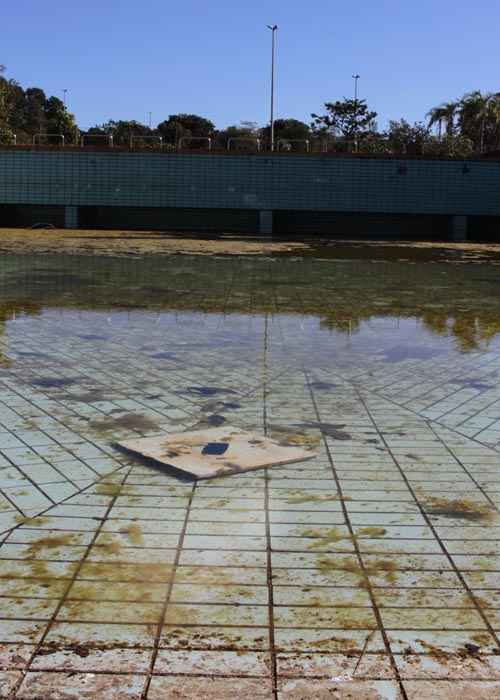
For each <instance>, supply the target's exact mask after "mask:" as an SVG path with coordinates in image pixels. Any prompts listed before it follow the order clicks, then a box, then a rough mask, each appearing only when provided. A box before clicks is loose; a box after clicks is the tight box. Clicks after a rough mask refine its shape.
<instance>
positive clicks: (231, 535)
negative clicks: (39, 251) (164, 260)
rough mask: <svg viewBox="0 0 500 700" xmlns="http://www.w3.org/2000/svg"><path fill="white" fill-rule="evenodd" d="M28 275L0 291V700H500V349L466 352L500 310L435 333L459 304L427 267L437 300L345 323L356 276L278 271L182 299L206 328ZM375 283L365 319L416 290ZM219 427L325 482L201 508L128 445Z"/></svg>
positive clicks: (212, 497)
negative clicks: (288, 457) (350, 281)
mask: <svg viewBox="0 0 500 700" xmlns="http://www.w3.org/2000/svg"><path fill="white" fill-rule="evenodd" d="M23 264H24V263H23V261H22V259H21V260H19V259H16V260H13V262H12V264H11V267H10V268H9V269H8V270H7V271H5V273H4V279H6V280H7V282H9V280H10V281H11V282H12V285H13V284H14V282H13V281H14V280H17V292H16V295H17V297H16V299H17V301H16V303H15V304H14V301H13V299H14V292H13V288H12V287H9V286H8V284H5V285H4V288H3V290H2V287H1V285H0V295H2V294H3V299H4V300H5V301H4V307H5V309H8V313H7V312H6V311H4V312H3V313H4V316H3V318H4V321H3V332H2V331H1V330H0V533H2V534H0V697H6V698H19V699H23V700H28V699H30V700H34V699H36V700H39V699H43V700H69V699H73V698H74V699H78V700H79V699H80V698H99V700H101V699H102V700H108V699H110V700H118V699H120V700H121V699H122V698H130V699H133V700H138V699H140V698H148V699H149V700H165V699H167V698H175V699H182V698H186V699H187V698H189V699H191V698H197V699H198V698H207V699H217V700H218V699H223V698H235V697H239V698H252V699H254V698H255V699H260V698H262V699H266V700H271V699H273V698H274V699H276V698H278V700H299V698H300V699H305V698H320V699H321V698H325V699H326V698H328V699H331V698H339V699H342V700H343V699H344V698H351V699H352V700H359V699H361V698H362V699H366V700H395V699H407V700H417V699H418V700H421V699H422V698H433V699H434V698H436V699H437V700H445V699H446V700H448V699H450V698H455V697H456V696H457V695H458V696H461V697H463V698H478V699H485V700H486V699H488V700H490V699H492V698H496V697H500V640H499V636H500V591H499V590H498V589H499V586H500V573H499V572H500V515H499V505H500V470H499V460H500V455H499V450H500V382H499V381H498V378H499V377H500V374H499V372H500V343H499V342H498V340H497V338H496V336H495V332H493V331H492V330H491V328H490V326H488V328H489V329H490V331H489V333H483V334H482V341H483V340H485V338H486V340H485V342H479V343H478V342H476V341H475V340H474V341H472V340H471V338H473V336H474V334H476V332H477V329H478V328H480V327H483V328H484V327H485V325H484V324H485V321H484V318H482V317H481V314H482V313H483V312H484V311H485V306H487V305H488V303H489V304H490V307H489V312H491V313H493V312H498V311H500V300H497V301H496V304H497V306H498V308H497V307H496V306H495V302H494V301H491V300H490V301H489V302H488V299H486V300H484V298H483V299H482V301H481V305H480V306H477V307H475V306H474V304H472V303H470V302H469V305H467V304H468V301H467V299H468V298H469V297H467V296H466V294H465V292H464V291H463V290H462V298H461V300H460V303H461V304H462V305H463V316H462V317H460V319H459V320H457V317H456V316H455V317H454V316H453V313H454V311H453V312H452V311H451V310H450V311H449V310H448V308H447V307H446V302H444V301H443V299H442V298H441V299H439V303H441V304H442V305H444V306H445V308H444V311H443V314H442V315H444V316H445V317H446V319H447V320H446V323H445V325H443V323H442V322H441V321H439V319H437V318H436V317H435V316H434V317H433V319H432V323H430V322H429V317H430V315H431V314H436V313H437V311H436V305H437V306H439V303H438V302H437V301H436V294H438V291H437V290H439V289H440V288H441V287H442V286H443V279H444V280H445V281H446V283H447V284H449V285H451V286H453V284H455V282H454V281H453V280H454V277H453V275H455V271H454V269H453V268H452V269H451V271H449V272H448V268H447V267H446V266H434V267H432V266H430V268H431V269H429V267H427V268H426V269H425V271H423V272H421V275H422V276H425V275H427V277H425V284H426V285H427V287H428V286H429V284H430V283H429V279H431V280H434V285H435V287H434V288H433V293H432V294H430V296H429V299H432V300H433V301H427V302H426V301H425V299H424V300H423V301H422V302H419V304H420V306H419V305H417V304H415V305H414V306H413V307H412V305H411V303H410V304H408V305H407V306H406V307H405V309H404V312H403V311H402V308H399V309H398V311H397V312H395V311H394V309H393V308H390V309H387V308H384V307H383V306H381V309H382V311H378V312H372V313H370V314H368V315H367V314H364V315H363V316H362V318H360V317H359V316H358V317H357V318H356V313H355V310H354V309H353V317H352V318H348V316H345V309H346V308H348V299H347V292H346V291H345V284H346V281H345V276H346V275H347V273H346V267H345V266H344V267H342V263H339V264H337V266H335V265H334V264H333V263H330V264H329V268H328V269H329V270H332V268H335V274H337V275H343V277H342V284H339V280H338V279H337V278H336V279H335V280H333V281H334V282H336V284H337V286H336V287H335V288H334V289H333V291H331V293H330V294H329V295H328V297H325V289H327V288H328V287H329V284H330V283H332V279H331V277H330V276H329V275H331V274H333V272H331V273H326V272H325V271H324V270H323V272H321V271H319V272H318V271H317V270H316V268H314V263H313V262H311V263H310V265H312V266H313V272H314V275H311V276H310V277H307V276H306V272H307V270H304V269H302V268H300V270H301V276H296V278H295V280H294V282H289V289H288V288H287V290H285V291H284V289H283V287H284V285H283V284H281V285H280V284H279V280H280V277H279V274H280V270H279V268H278V267H277V266H278V265H280V264H281V263H274V264H273V265H271V264H266V265H265V266H264V262H263V261H260V262H259V261H255V262H252V263H250V262H247V263H245V264H244V265H242V266H241V267H238V266H237V265H238V264H237V263H235V262H234V261H222V262H220V265H221V266H222V268H219V270H222V271H220V274H219V276H218V277H217V279H216V280H215V282H214V285H215V287H214V286H213V285H212V286H210V288H208V285H207V290H206V293H205V294H204V295H203V294H202V295H199V296H198V297H197V296H196V295H195V290H194V289H191V290H190V286H189V284H188V283H187V282H186V278H184V279H183V286H182V289H181V291H182V298H185V296H186V294H188V293H189V294H190V298H191V299H192V298H195V303H194V308H189V304H188V303H187V302H186V303H183V304H180V306H181V308H180V309H179V308H162V309H158V308H155V300H156V298H157V295H158V293H159V292H158V288H157V287H155V289H156V291H155V292H154V293H153V292H151V293H150V294H152V295H153V296H152V301H151V305H150V307H145V308H144V307H143V308H141V307H140V306H139V307H138V308H134V307H133V305H132V304H131V305H130V306H131V308H128V309H127V308H116V307H115V306H114V305H113V304H112V303H111V302H110V301H109V300H108V301H107V302H106V303H102V304H101V303H99V304H96V303H90V302H89V301H88V295H89V293H90V292H89V289H88V286H87V287H86V286H85V284H83V287H84V289H85V293H86V294H87V297H85V296H84V292H83V291H82V289H81V287H82V283H81V280H80V281H79V282H78V281H75V280H74V279H72V280H71V281H69V282H68V281H66V283H65V284H66V286H64V285H63V288H62V289H61V286H59V287H57V284H56V283H55V282H54V280H53V279H52V281H51V283H50V284H47V285H45V286H43V285H42V288H40V289H37V288H36V279H35V282H29V281H28V280H26V281H25V282H24V283H22V279H21V277H20V275H21V272H22V275H24V277H25V278H26V277H27V269H26V268H25V267H23ZM29 264H30V265H32V264H33V263H32V262H30V263H29ZM45 264H46V266H47V267H46V268H43V266H42V270H41V271H39V278H41V279H43V275H44V274H48V273H47V269H50V270H52V267H50V266H51V265H52V266H54V265H55V263H53V262H50V261H48V262H46V263H45ZM92 264H93V263H92V262H90V261H89V260H86V261H84V262H81V263H80V265H81V267H80V268H79V274H81V273H82V270H84V271H85V266H86V265H87V266H89V265H92ZM109 264H112V263H109ZM127 264H128V265H130V266H134V265H135V266H141V265H143V266H146V263H145V262H141V261H137V262H130V263H127ZM283 264H285V263H283ZM291 264H292V263H288V267H287V269H286V272H285V271H283V273H282V274H283V275H284V276H285V274H286V275H287V279H288V277H289V276H290V274H291V273H290V265H291ZM26 265H28V263H26ZM38 265H39V267H40V263H38ZM59 265H60V263H59ZM178 265H180V264H178ZM182 265H184V268H183V270H184V273H185V274H186V275H187V274H188V272H189V269H190V266H191V267H192V269H193V270H194V271H195V272H196V273H197V274H198V276H200V275H201V276H202V275H203V269H201V266H202V265H205V266H207V263H206V262H205V261H203V262H200V261H186V262H183V263H182ZM182 265H181V267H182ZM68 266H69V267H71V263H67V267H68ZM339 266H340V267H339ZM351 267H352V263H351ZM29 269H30V268H28V272H29ZM44 269H45V272H44ZM129 269H132V268H129ZM294 269H295V271H296V272H297V270H298V268H294ZM408 269H410V266H408ZM186 270H187V272H186ZM339 270H340V271H339ZM375 270H376V271H375V272H373V273H372V276H373V279H372V281H370V280H369V279H368V281H366V280H367V278H366V277H363V279H364V280H365V283H364V284H365V288H364V290H362V293H363V294H366V295H368V296H367V299H368V301H367V304H369V303H371V301H373V296H374V294H375V292H374V288H371V287H370V285H373V286H374V287H375V286H376V285H377V284H379V282H380V280H379V278H380V277H381V276H382V275H383V276H384V277H385V278H386V280H387V284H390V285H392V286H394V285H395V284H396V283H397V282H398V280H399V281H401V278H400V277H398V279H397V280H395V279H394V278H391V274H392V268H391V267H390V265H389V266H387V267H385V266H384V269H383V271H382V269H381V268H378V267H377V268H375ZM20 271H21V272H20ZM171 272H172V271H171ZM354 272H355V270H354ZM417 272H418V271H417ZM460 272H461V274H462V275H463V270H460ZM352 273H353V270H352V269H351V270H349V275H347V276H350V275H352ZM55 274H56V273H54V272H52V275H53V276H54V275H55ZM64 274H66V275H67V276H68V277H70V276H71V275H73V276H74V275H75V270H74V269H70V271H69V272H68V271H67V269H66V268H65V270H64ZM144 274H145V275H146V277H147V269H146V270H145V272H144ZM394 274H395V272H394ZM398 274H399V272H398ZM412 274H413V275H416V272H415V271H414V270H413V271H412ZM57 275H59V277H60V278H59V282H60V283H61V277H62V275H63V272H61V271H60V270H59V272H58V273H57ZM57 275H56V277H57ZM480 276H481V277H482V278H483V279H484V278H486V279H488V280H494V279H496V271H495V270H494V269H490V268H488V267H487V266H482V270H481V274H480ZM172 277H173V278H174V281H173V282H172V281H169V284H170V285H172V284H173V285H174V286H175V290H174V291H175V292H176V293H178V294H180V292H179V289H180V285H179V280H178V279H176V278H175V276H174V275H173V274H172ZM451 277H453V279H451ZM417 278H418V275H417ZM457 279H462V277H460V276H459V277H457ZM304 280H306V281H307V280H309V283H308V287H309V288H308V290H307V293H306V292H304V287H303V286H300V284H301V283H302V285H304V284H305V282H304ZM318 280H319V281H318ZM56 282H57V279H56ZM264 282H267V283H268V286H267V287H265V285H264ZM417 282H418V279H417ZM61 284H62V283H61ZM120 284H122V285H124V283H123V282H120ZM120 284H116V285H115V288H114V293H117V294H118V293H119V294H121V297H120V298H125V296H126V297H127V301H128V302H132V301H133V300H134V296H133V294H134V289H133V285H132V283H131V282H130V280H129V281H128V282H127V284H126V285H124V286H123V289H121V291H120ZM150 284H151V283H150ZM410 284H411V283H410ZM457 284H458V282H457ZM294 285H295V286H294ZM314 285H316V287H315V286H314ZM342 285H344V286H342ZM422 285H423V282H422ZM431 286H432V285H431ZM294 288H295V290H296V291H295V292H293V289H294ZM141 289H142V288H141ZM418 289H419V287H418V285H417V287H416V290H417V291H416V293H417V294H418ZM421 289H423V286H422V287H421ZM54 290H55V292H54ZM186 290H187V291H186ZM139 291H140V290H139ZM376 291H377V294H381V293H383V290H382V292H381V290H380V289H377V290H376ZM431 291H432V290H431ZM453 291H456V290H455V289H454V290H453ZM490 291H491V290H490ZM56 292H57V295H56V296H57V298H58V299H59V302H58V303H54V301H53V298H52V297H51V295H52V294H53V293H54V294H55V293H56ZM198 292H199V290H198ZM164 293H165V294H167V292H164ZM172 293H173V292H172ZM423 293H424V292H422V294H423ZM472 293H473V290H472V292H471V294H472ZM307 294H309V296H310V298H311V299H313V298H314V299H317V302H316V303H317V307H318V311H317V312H315V311H314V309H313V308H312V307H311V306H310V304H309V301H308V299H306V297H307ZM491 294H493V292H491ZM294 295H295V297H294V300H293V303H292V301H291V297H292V296H294ZM370 295H371V296H370ZM49 297H50V298H49ZM80 297H81V298H80ZM270 297H271V298H272V304H273V305H274V306H272V308H268V306H267V301H268V299H269V298H270ZM493 297H495V295H494V294H493ZM169 298H170V297H169ZM308 298H309V297H308ZM207 299H209V300H210V303H211V306H212V307H215V308H216V310H212V308H208V306H203V304H204V303H205V301H206V300H207ZM78 300H79V303H76V301H78ZM204 300H205V301H204ZM370 300H371V301H370ZM35 302H36V303H37V304H39V308H38V307H37V308H36V311H33V308H32V307H31V306H30V303H35ZM0 303H1V296H0ZM426 303H427V306H426ZM106 304H107V306H106ZM294 304H295V305H296V306H298V307H300V306H301V305H302V307H303V313H298V312H297V308H292V307H293V305H294ZM433 304H434V307H433V306H432V305H433ZM9 305H10V306H9ZM422 305H423V308H422ZM167 306H168V305H167ZM177 306H179V304H177ZM221 306H222V307H223V308H221ZM339 307H342V318H341V319H340V320H339V319H337V323H336V324H334V325H333V326H332V324H331V323H328V322H327V321H325V318H328V315H329V314H330V316H329V317H330V319H331V317H332V314H333V313H334V312H335V313H336V312H337V311H338V309H339ZM423 314H424V316H425V314H427V317H426V318H427V324H425V323H423V318H424V316H423ZM448 316H449V319H448ZM1 318H2V316H1V315H0V319H1ZM464 319H465V320H464ZM424 320H425V318H424ZM438 321H439V322H438ZM453 323H454V324H455V327H453ZM459 323H460V324H461V326H460V328H458V324H459ZM481 323H482V324H483V326H481ZM446 324H448V325H446ZM433 327H434V330H432V328H433ZM1 328H2V321H1V320H0V329H1ZM486 336H487V337H486ZM1 358H3V361H2V359H1ZM224 421H227V422H228V423H230V424H234V425H238V426H240V427H242V428H244V429H248V430H255V431H258V432H263V433H265V434H267V435H270V436H272V437H279V438H280V439H282V440H284V441H288V442H291V443H292V444H297V445H304V444H305V445H309V446H314V449H315V450H316V452H317V458H316V459H314V460H311V461H308V462H304V463H299V464H294V465H290V466H287V467H273V468H270V469H267V470H264V471H257V472H254V473H246V474H242V475H237V476H231V477H227V478H219V479H216V480H210V481H205V482H199V483H193V482H190V481H181V480H179V479H178V478H175V477H174V476H172V475H170V474H168V473H166V472H164V471H162V470H160V469H155V468H153V467H152V466H149V465H145V464H142V463H141V462H139V461H136V460H134V459H131V458H129V457H128V456H126V455H124V454H123V453H120V452H119V451H117V450H116V449H115V447H114V446H113V445H114V442H115V441H117V440H119V439H125V438H127V437H130V436H139V435H155V434H158V433H159V432H162V431H168V432H180V431H182V430H184V429H186V430H187V429H190V428H195V427H203V426H210V425H212V426H215V425H221V424H223V423H224Z"/></svg>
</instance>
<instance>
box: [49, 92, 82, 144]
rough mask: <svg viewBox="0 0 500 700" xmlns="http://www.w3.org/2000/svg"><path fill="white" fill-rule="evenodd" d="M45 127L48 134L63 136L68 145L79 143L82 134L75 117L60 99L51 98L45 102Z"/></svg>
mask: <svg viewBox="0 0 500 700" xmlns="http://www.w3.org/2000/svg"><path fill="white" fill-rule="evenodd" d="M45 127H46V129H47V132H46V133H47V134H61V135H62V136H64V139H65V141H66V142H67V143H77V142H78V138H79V135H80V132H79V130H78V127H77V125H76V122H75V117H74V116H73V115H72V114H70V113H69V112H68V111H67V109H66V106H65V104H64V102H63V101H62V100H60V99H59V98H58V97H49V99H48V100H46V102H45Z"/></svg>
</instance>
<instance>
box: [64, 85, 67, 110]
mask: <svg viewBox="0 0 500 700" xmlns="http://www.w3.org/2000/svg"><path fill="white" fill-rule="evenodd" d="M67 92H68V90H67V88H64V90H63V104H64V106H65V107H66V93H67Z"/></svg>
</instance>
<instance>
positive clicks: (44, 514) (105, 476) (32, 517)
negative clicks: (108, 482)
mask: <svg viewBox="0 0 500 700" xmlns="http://www.w3.org/2000/svg"><path fill="white" fill-rule="evenodd" d="M132 468H133V467H130V466H128V465H122V466H120V467H117V468H116V469H114V470H113V471H112V472H109V473H108V474H103V475H102V476H100V477H99V478H98V479H96V480H95V481H93V482H92V483H91V484H87V486H84V487H83V488H81V489H79V490H78V491H77V492H76V493H72V494H71V495H70V496H66V497H65V498H63V499H62V500H61V501H58V502H57V503H53V504H52V505H50V506H48V507H47V508H46V509H45V510H41V511H40V512H39V513H37V514H36V515H30V516H28V517H26V516H23V517H25V521H23V522H20V523H17V525H14V526H13V527H9V528H7V529H6V530H2V532H0V536H1V535H3V534H4V532H5V533H7V534H6V536H9V535H11V534H12V533H13V532H14V531H15V530H17V529H18V528H20V527H22V526H23V525H26V523H27V522H30V521H32V520H35V518H44V517H47V518H49V517H54V518H57V517H61V516H57V515H54V516H51V515H47V514H48V513H49V511H51V510H52V509H53V508H57V507H58V506H62V505H63V504H65V503H66V502H67V501H69V500H70V499H72V498H76V496H80V495H81V494H82V493H85V491H86V490H87V489H91V488H92V487H93V486H95V485H96V484H99V483H100V482H101V481H104V480H105V479H109V478H110V477H111V476H114V475H115V474H117V473H118V472H120V471H121V470H122V469H132ZM68 505H72V504H71V503H70V504H68ZM80 507H81V508H87V507H88V506H80ZM29 529H30V530H38V529H40V528H29ZM64 530H67V528H64ZM72 532H74V530H72ZM83 532H85V531H83Z"/></svg>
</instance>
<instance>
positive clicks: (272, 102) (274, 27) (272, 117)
mask: <svg viewBox="0 0 500 700" xmlns="http://www.w3.org/2000/svg"><path fill="white" fill-rule="evenodd" d="M267 28H268V29H270V30H271V32H272V35H273V40H272V49H271V119H270V125H271V151H274V65H275V58H276V31H277V30H278V25H277V24H273V25H271V24H268V25H267Z"/></svg>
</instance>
